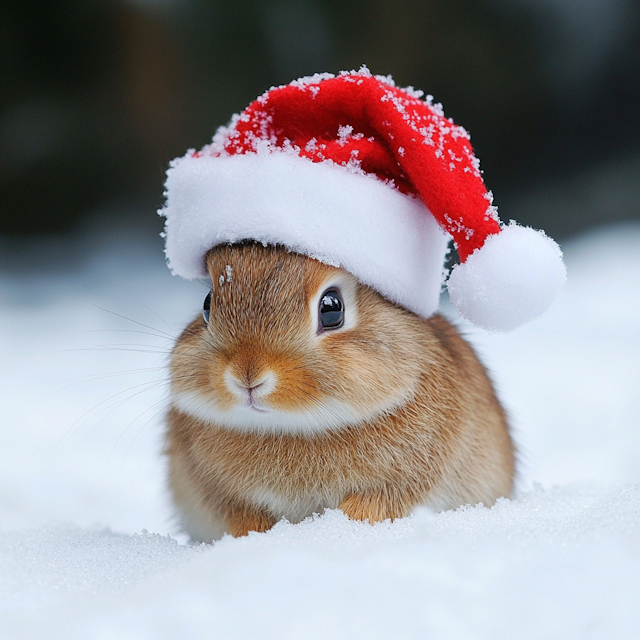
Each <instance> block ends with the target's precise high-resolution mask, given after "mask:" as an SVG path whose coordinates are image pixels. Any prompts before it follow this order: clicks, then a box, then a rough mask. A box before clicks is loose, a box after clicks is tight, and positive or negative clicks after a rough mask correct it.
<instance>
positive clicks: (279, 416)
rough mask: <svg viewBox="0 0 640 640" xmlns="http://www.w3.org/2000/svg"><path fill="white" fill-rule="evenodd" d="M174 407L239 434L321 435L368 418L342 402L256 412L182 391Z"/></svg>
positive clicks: (324, 400) (192, 392)
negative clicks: (225, 406)
mask: <svg viewBox="0 0 640 640" xmlns="http://www.w3.org/2000/svg"><path fill="white" fill-rule="evenodd" d="M172 404H173V406H174V407H176V408H177V409H179V410H180V411H182V412H183V413H186V414H187V415H190V416H193V417H194V418H197V419H198V420H202V421H203V422H205V423H208V424H212V425H216V426H222V427H225V428H229V429H235V430H238V431H244V432H246V431H254V432H256V431H257V432H259V433H260V432H262V433H286V434H291V435H293V434H301V435H309V434H321V433H323V432H326V431H334V430H337V429H340V428H343V427H346V426H349V425H354V424H359V423H361V422H362V421H364V420H366V418H367V417H368V416H365V415H362V414H361V413H359V412H358V411H357V410H356V409H354V408H353V407H351V406H350V405H348V404H347V403H345V402H342V401H340V400H338V399H333V398H328V399H327V398H325V399H323V401H322V403H318V404H317V405H316V406H314V408H313V411H278V410H269V411H256V410H254V409H252V408H249V407H242V406H236V407H233V408H232V409H229V410H226V411H225V410H221V409H220V408H219V407H218V406H217V404H216V402H215V400H214V399H213V398H211V397H210V396H207V395H205V394H203V393H198V392H194V391H180V392H177V393H174V394H173V397H172Z"/></svg>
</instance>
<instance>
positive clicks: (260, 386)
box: [225, 371, 276, 397]
mask: <svg viewBox="0 0 640 640" xmlns="http://www.w3.org/2000/svg"><path fill="white" fill-rule="evenodd" d="M225 382H226V383H227V387H228V389H229V391H231V393H233V394H235V395H238V396H241V397H244V396H246V395H247V394H248V395H249V396H256V397H264V396H267V395H269V394H270V393H271V392H272V391H273V390H274V389H275V387H276V376H275V374H274V373H272V372H271V371H265V372H263V373H262V374H261V375H260V376H258V377H256V376H253V375H246V376H243V377H242V378H239V377H238V376H236V375H234V373H233V372H231V371H227V372H226V374H225Z"/></svg>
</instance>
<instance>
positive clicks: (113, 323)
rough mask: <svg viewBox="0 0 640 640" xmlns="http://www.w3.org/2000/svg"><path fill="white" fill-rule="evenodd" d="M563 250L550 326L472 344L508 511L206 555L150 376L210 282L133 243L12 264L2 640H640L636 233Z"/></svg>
mask: <svg viewBox="0 0 640 640" xmlns="http://www.w3.org/2000/svg"><path fill="white" fill-rule="evenodd" d="M563 249H565V254H566V261H567V267H568V271H569V281H568V284H567V287H566V289H565V290H564V292H563V293H562V294H561V295H560V298H559V300H558V301H557V303H556V304H555V306H554V307H553V308H552V309H551V311H550V312H549V313H548V314H547V315H545V316H544V317H543V318H541V319H540V320H538V321H535V322H533V323H531V324H529V325H526V326H524V327H522V328H520V329H518V330H517V331H515V332H514V333H512V334H509V335H497V336H496V335H493V336H492V335H487V334H484V333H482V332H480V331H478V330H475V329H471V328H468V329H467V334H468V336H469V338H470V339H471V340H472V341H473V342H474V344H476V346H477V348H478V350H479V352H480V354H481V356H482V357H483V359H484V361H485V362H486V363H487V364H488V365H489V367H490V368H491V370H492V372H493V377H494V379H495V380H496V383H497V387H498V389H499V393H500V395H501V397H502V398H503V400H504V402H505V404H506V406H507V407H508V409H509V412H510V415H511V417H512V422H513V425H514V435H515V438H516V441H517V443H518V446H519V450H520V479H519V491H518V495H517V497H516V499H514V500H513V501H507V500H503V501H500V502H499V503H498V504H497V505H496V506H495V507H494V508H493V509H490V510H489V509H485V508H484V507H482V506H478V507H473V508H472V507H467V508H464V509H461V510H458V511H456V512H447V513H442V514H433V513H430V512H428V511H426V510H421V511H419V512H418V513H416V514H415V515H414V516H413V517H411V518H407V519H405V520H402V521H398V522H396V523H393V524H390V523H382V524H380V525H376V526H375V527H371V526H369V525H365V524H361V523H356V522H350V521H348V520H347V519H346V518H345V517H344V516H343V515H342V514H341V513H340V512H338V511H332V512H328V513H326V514H325V515H324V516H322V517H318V518H315V519H314V520H312V521H306V522H304V523H302V524H300V525H290V524H287V523H284V522H283V523H280V524H278V525H277V526H276V528H275V529H273V530H272V531H270V532H268V533H266V534H252V535H250V536H249V537H247V538H244V539H239V540H233V539H229V538H226V539H224V540H222V541H221V542H219V543H217V544H216V545H214V546H213V547H209V546H205V545H201V546H196V547H189V546H185V545H184V538H182V537H181V536H177V537H176V536H175V534H176V531H175V529H174V525H173V522H172V519H171V509H170V505H169V504H168V502H167V500H166V498H165V494H164V488H163V485H164V461H163V459H162V456H161V454H160V449H161V447H162V421H161V416H162V411H163V407H164V390H165V384H166V378H165V372H164V370H163V363H164V362H165V359H166V353H167V349H168V348H169V346H170V344H171V337H172V336H175V335H176V333H177V332H178V331H179V330H180V327H181V326H183V324H184V323H185V322H186V321H187V319H188V318H189V317H190V316H191V315H192V314H194V313H197V312H198V310H199V309H200V307H201V304H202V299H203V298H204V296H205V295H206V286H204V285H199V284H198V283H193V282H192V283H189V282H181V281H180V280H179V279H177V278H172V277H171V276H170V275H169V273H168V270H167V269H166V267H165V266H164V263H163V260H162V249H161V244H160V242H159V241H158V242H154V241H153V240H152V239H150V238H148V237H147V235H146V232H145V233H143V234H141V239H136V237H135V235H134V234H132V233H130V232H127V231H126V230H124V231H123V230H119V231H114V232H109V231H108V230H102V231H100V232H96V233H95V234H94V235H90V234H89V235H86V236H84V237H81V238H78V239H77V240H75V241H65V240H61V241H60V244H59V246H58V247H57V252H54V253H55V255H54V254H52V253H51V250H50V249H45V248H43V247H31V248H28V247H25V248H22V249H21V250H20V251H19V252H15V250H14V253H15V255H16V256H17V255H18V253H20V254H21V257H20V260H21V261H22V265H23V267H24V268H22V269H21V270H17V269H13V270H11V271H9V270H7V268H6V266H5V268H4V270H3V271H0V362H1V363H2V367H0V638H2V640H4V639H5V638H6V639H13V638H16V639H18V638H20V639H22V638H29V639H30V638H56V639H60V638H64V639H66V638H78V639H82V640H87V639H93V638H96V639H100V640H102V639H110V638H114V639H115V638H118V639H129V638H136V639H137V638H141V639H142V638H144V639H146V638H149V639H154V640H156V639H159V640H162V639H164V638H172V639H173V638H175V639H182V638H203V639H204V638H207V639H209V638H240V639H244V638H253V637H261V638H330V639H333V638H360V637H362V638H365V637H366V638H436V639H440V638H443V639H444V638H446V639H449V638H451V639H459V638H473V639H476V638H478V639H484V638H487V639H489V638H490V639H492V640H495V639H501V638H505V639H507V638H509V639H511V638H532V639H533V638H536V639H537V638H545V639H546V638H551V639H555V638H558V639H562V640H570V639H573V638H603V639H607V640H609V639H618V638H619V639H625V640H626V639H628V638H632V637H640V611H639V609H640V608H639V607H638V603H640V393H638V389H640V226H632V225H630V226H625V227H617V228H611V229H608V230H602V231H600V232H598V233H593V234H591V235H589V236H585V237H583V238H580V239H578V240H575V241H573V242H572V243H569V244H568V245H566V246H565V247H563ZM14 253H11V251H10V248H9V247H7V246H2V244H1V243H0V255H2V257H3V261H4V263H5V265H7V264H11V263H12V262H14V257H15V256H14ZM7 256H9V257H8V258H7ZM15 259H16V260H17V259H18V257H15ZM103 309H108V310H109V311H104V310H103ZM114 314H119V315H114ZM120 316H126V317H127V318H130V320H126V319H124V318H122V317H120ZM136 323H142V324H136ZM142 325H148V326H142ZM138 332H139V333H138ZM534 483H535V484H534ZM147 532H151V533H147ZM170 535H174V538H173V539H172V538H171V537H170Z"/></svg>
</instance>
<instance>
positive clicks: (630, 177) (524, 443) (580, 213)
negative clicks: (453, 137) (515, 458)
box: [0, 0, 640, 533]
mask: <svg viewBox="0 0 640 640" xmlns="http://www.w3.org/2000/svg"><path fill="white" fill-rule="evenodd" d="M0 51H1V62H0V65H1V91H0V190H1V198H0V531H2V530H3V529H13V528H16V527H22V526H25V527H33V526H38V525H40V524H42V523H59V522H61V521H71V522H75V523H77V524H80V525H82V526H84V525H88V524H91V523H95V522H101V523H104V524H108V525H109V526H111V527H113V528H114V529H115V530H118V531H128V532H135V531H140V530H141V529H143V528H146V529H149V530H151V531H155V532H165V533H166V532H173V533H175V531H176V529H175V523H174V522H173V521H172V520H171V513H172V509H171V505H170V504H169V503H168V501H167V498H166V492H165V491H164V482H165V480H164V478H165V471H164V458H163V456H162V455H161V453H160V452H161V450H162V447H163V438H164V436H163V425H162V422H163V414H164V411H165V407H166V404H167V395H168V394H167V383H168V381H167V373H166V360H167V355H168V353H169V351H170V349H171V345H172V344H173V340H174V338H175V336H176V335H178V334H179V332H180V331H181V330H182V327H184V326H185V324H186V323H187V322H188V320H189V319H191V318H193V317H194V315H195V314H197V313H199V312H200V310H201V309H202V301H203V298H204V297H205V295H206V293H207V291H208V286H207V284H206V283H198V282H187V281H183V280H181V279H180V278H174V277H172V276H171V275H170V273H169V271H168V269H167V268H166V266H165V265H164V260H163V252H162V240H161V238H160V237H159V232H160V231H161V229H162V220H161V219H160V218H159V217H158V216H157V215H156V211H157V209H158V208H160V207H161V206H162V203H163V195H162V192H163V182H164V172H165V170H166V168H167V165H168V163H169V161H170V160H171V159H172V158H174V157H176V156H179V155H182V154H184V153H185V151H186V149H188V148H199V147H201V146H203V145H204V144H206V143H208V142H209V141H210V140H211V137H212V136H213V134H214V132H215V130H216V127H218V126H219V125H223V124H226V123H227V122H228V121H229V119H230V117H231V115H232V114H233V113H234V112H238V111H241V110H242V109H243V108H244V107H246V106H247V105H248V104H249V102H251V101H252V100H253V99H255V98H256V97H257V96H258V95H260V94H261V93H262V92H263V91H265V90H266V89H268V88H269V87H271V86H273V85H278V84H282V83H286V82H289V81H290V80H292V79H294V78H296V77H299V76H302V75H309V74H312V73H315V72H318V71H331V72H334V73H336V72H338V71H340V70H342V69H357V68H359V67H360V66H361V65H362V64H366V65H367V66H368V67H369V68H370V69H371V71H372V72H374V73H376V74H385V75H386V74H392V75H393V77H394V78H395V79H396V81H397V82H398V84H400V85H402V86H404V85H413V86H415V87H417V88H420V89H423V90H424V91H425V92H427V93H431V94H433V95H434V97H435V99H436V100H437V101H440V102H442V103H443V105H444V108H445V111H446V114H447V115H448V116H450V117H452V118H454V120H455V121H456V122H458V123H460V124H462V125H463V126H464V127H465V128H466V129H467V130H469V131H470V132H471V136H472V142H473V144H474V146H475V148H476V151H477V154H478V157H479V158H480V160H481V162H482V168H483V169H484V172H485V180H486V183H487V186H488V188H489V189H491V190H492V191H493V192H494V194H495V202H496V204H497V205H498V207H499V210H500V214H501V217H502V219H503V220H505V221H508V220H509V219H512V218H513V219H516V220H518V221H519V222H520V223H522V224H528V225H532V226H534V227H537V228H543V229H545V230H546V231H547V232H548V233H549V234H550V235H551V236H552V237H554V238H555V239H556V240H558V241H559V242H560V243H561V244H562V247H563V249H564V250H565V257H566V261H567V265H568V270H569V281H568V283H567V287H566V288H565V291H564V292H563V294H562V295H561V296H560V298H559V300H558V302H557V303H556V304H555V305H554V307H553V308H552V309H551V311H550V312H549V313H548V314H546V315H545V316H544V317H543V318H542V319H540V320H538V321H536V322H534V323H531V324H529V325H527V326H526V327H523V328H521V329H519V330H518V331H516V332H514V333H513V334H509V335H508V336H505V335H500V336H487V335H486V334H482V333H481V332H475V333H474V332H473V330H471V329H470V328H469V327H467V326H465V325H464V324H463V325H462V328H463V330H464V331H465V332H466V334H467V335H468V336H469V337H470V339H471V340H472V342H473V343H474V344H475V345H476V347H477V348H478V350H479V352H480V355H481V357H482V358H483V359H484V361H485V362H486V363H487V365H488V366H489V368H490V370H491V372H492V375H493V377H494V380H495V382H496V385H497V388H498V391H499V393H500V397H501V398H502V399H503V402H504V403H505V405H506V407H507V409H508V412H509V415H510V416H511V418H512V425H513V432H514V437H515V439H516V441H517V443H518V448H519V451H520V480H521V482H520V486H521V487H524V488H527V487H528V488H530V486H531V482H532V481H534V480H535V481H538V482H541V483H543V484H544V485H545V486H551V485H552V484H554V483H558V482H559V483H565V482H576V481H597V482H601V483H613V482H638V481H640V424H639V423H638V416H640V396H638V388H640V368H639V367H638V362H640V340H638V337H639V336H640V0H394V1H393V2H384V1H382V0H352V1H346V0H262V1H259V0H227V1H222V0H57V1H56V2H53V1H51V0H50V1H49V2H44V1H42V0H40V1H38V0H2V2H1V3H0ZM443 309H444V311H445V313H451V312H452V311H451V309H450V308H449V307H447V305H446V301H445V302H444V304H443Z"/></svg>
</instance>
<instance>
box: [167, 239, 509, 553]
mask: <svg viewBox="0 0 640 640" xmlns="http://www.w3.org/2000/svg"><path fill="white" fill-rule="evenodd" d="M206 264H207V269H208V271H209V273H210V275H211V279H212V283H213V288H212V292H211V294H210V295H209V296H207V299H206V300H205V313H204V319H203V317H198V318H197V319H196V320H194V321H193V322H192V323H191V324H190V325H189V326H188V327H187V328H186V329H185V331H184V332H183V333H182V335H181V336H180V338H179V339H178V341H177V343H176V345H175V348H174V350H173V354H172V358H171V376H172V379H171V394H172V395H171V408H170V410H169V413H168V445H167V452H168V457H169V463H170V464H169V466H170V479H169V483H170V487H171V490H172V492H173V496H174V499H175V503H176V505H177V507H178V509H179V512H180V519H181V523H182V526H183V527H184V529H185V530H186V531H187V532H188V533H189V534H190V535H191V536H192V538H193V539H195V540H201V541H206V542H211V541H212V540H214V539H216V538H219V537H221V536H222V535H224V534H225V533H230V534H232V535H234V536H242V535H245V534H247V533H248V532H249V531H265V530H267V529H269V528H270V527H272V526H273V525H274V524H275V523H276V522H277V521H278V520H280V519H281V518H286V519H287V520H289V521H291V522H299V521H301V520H302V519H304V518H305V517H307V516H309V515H311V514H313V513H319V512H322V510H324V509H326V508H337V507H338V508H340V509H342V510H343V511H344V513H345V514H346V515H348V516H349V517H350V518H354V519H358V520H366V519H368V521H369V522H371V523H373V522H377V521H381V520H385V519H387V518H391V519H394V518H400V517H403V516H406V515H408V514H409V513H410V512H411V510H412V509H413V508H414V507H415V506H417V505H427V506H429V507H432V508H433V509H436V510H443V509H451V508H455V507H458V506H460V505H464V504H468V503H469V504H476V503H478V502H483V503H484V504H485V505H491V504H493V503H494V501H495V500H496V498H498V497H500V496H509V494H510V492H511V489H512V481H513V473H514V454H513V446H512V442H511V439H510V437H509V432H508V426H507V421H506V418H505V413H504V411H503V409H502V407H501V406H500V403H499V402H498V400H497V399H496V396H495V393H494V390H493V388H492V385H491V382H490V380H489V378H488V377H487V374H486V372H485V370H484V368H483V366H482V365H481V364H480V362H479V361H478V359H477V357H476V355H475V354H474V352H473V350H472V349H471V347H470V346H469V345H468V344H467V342H465V340H464V339H463V338H462V337H461V336H460V334H459V333H458V331H457V330H456V329H455V328H454V327H453V326H451V324H449V322H447V320H445V319H444V318H443V317H442V316H440V315H434V316H432V317H431V318H428V319H424V318H420V317H418V316H417V315H415V314H413V313H411V312H409V311H407V310H405V309H403V308H401V307H399V306H396V305H394V304H393V303H391V302H389V301H388V300H386V299H385V298H383V297H382V296H381V295H380V294H379V293H377V292H376V291H374V290H373V289H371V288H370V287H367V286H364V285H363V284H361V283H359V282H358V281H357V280H356V278H355V277H354V276H352V275H350V274H349V273H347V272H346V271H344V270H342V269H339V268H336V267H332V266H329V265H327V264H323V263H321V262H319V261H317V260H314V259H312V258H309V257H307V256H303V255H300V254H297V253H292V252H290V251H288V250H287V249H286V248H283V247H273V246H266V247H265V246H263V245H261V244H258V243H242V244H235V245H228V244H226V245H221V246H218V247H216V248H214V249H212V250H211V251H209V253H208V254H207V257H206Z"/></svg>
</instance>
